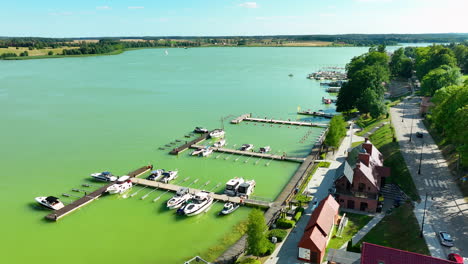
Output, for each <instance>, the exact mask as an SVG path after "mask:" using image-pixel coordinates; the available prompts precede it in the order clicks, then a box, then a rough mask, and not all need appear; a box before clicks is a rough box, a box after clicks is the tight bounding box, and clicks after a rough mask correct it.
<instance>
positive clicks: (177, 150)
mask: <svg viewBox="0 0 468 264" xmlns="http://www.w3.org/2000/svg"><path fill="white" fill-rule="evenodd" d="M209 137H210V133H204V134H201V136H200V137H198V138H196V139H194V140H192V141H190V142H187V141H185V144H183V145H182V146H180V147H177V148H174V149H172V150H171V152H169V154H172V155H178V154H179V153H181V152H183V151H185V150H187V149H188V148H190V146H192V145H196V144H198V143H200V142H202V141H204V140H206V139H208V138H209Z"/></svg>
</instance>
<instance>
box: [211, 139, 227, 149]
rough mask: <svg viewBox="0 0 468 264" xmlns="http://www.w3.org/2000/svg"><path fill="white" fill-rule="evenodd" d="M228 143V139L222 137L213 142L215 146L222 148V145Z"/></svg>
mask: <svg viewBox="0 0 468 264" xmlns="http://www.w3.org/2000/svg"><path fill="white" fill-rule="evenodd" d="M225 145H226V140H225V139H221V140H220V141H217V142H215V143H214V144H213V146H214V147H215V148H220V147H224V146H225Z"/></svg>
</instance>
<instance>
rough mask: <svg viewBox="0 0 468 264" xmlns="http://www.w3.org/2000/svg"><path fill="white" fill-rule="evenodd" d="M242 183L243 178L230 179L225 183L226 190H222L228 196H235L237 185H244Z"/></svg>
mask: <svg viewBox="0 0 468 264" xmlns="http://www.w3.org/2000/svg"><path fill="white" fill-rule="evenodd" d="M244 181H245V180H244V179H243V178H234V179H230V180H229V181H228V182H227V183H226V188H225V189H224V193H225V194H227V195H229V196H236V195H237V189H238V188H239V185H241V183H244Z"/></svg>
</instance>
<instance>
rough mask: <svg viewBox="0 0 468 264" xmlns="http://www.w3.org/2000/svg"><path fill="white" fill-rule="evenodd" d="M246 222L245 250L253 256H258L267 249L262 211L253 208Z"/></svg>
mask: <svg viewBox="0 0 468 264" xmlns="http://www.w3.org/2000/svg"><path fill="white" fill-rule="evenodd" d="M248 221H249V222H248V224H247V251H248V252H249V254H252V255H254V256H260V255H262V254H264V253H265V252H266V251H267V250H268V243H269V241H268V239H267V237H266V233H265V231H266V230H267V226H266V224H265V218H264V217H263V213H262V211H260V210H259V209H254V210H252V211H251V212H250V214H249V220H248Z"/></svg>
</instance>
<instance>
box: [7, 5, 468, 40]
mask: <svg viewBox="0 0 468 264" xmlns="http://www.w3.org/2000/svg"><path fill="white" fill-rule="evenodd" d="M3 2H4V3H2V4H1V6H2V12H1V15H0V36H40V37H98V36H175V35H178V36H232V35H280V34H281V35H292V34H341V33H445V32H468V15H467V10H468V0H288V1H286V0H283V1H279V0H248V1H245V0H165V1H161V0H78V1H67V0H61V1H58V0H42V1H38V0H29V1H26V0H13V1H3Z"/></svg>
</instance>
